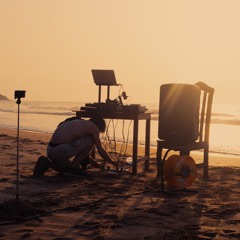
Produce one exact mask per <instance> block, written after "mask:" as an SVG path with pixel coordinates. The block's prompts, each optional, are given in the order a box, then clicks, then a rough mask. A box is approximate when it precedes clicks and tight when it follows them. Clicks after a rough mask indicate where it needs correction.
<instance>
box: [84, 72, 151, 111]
mask: <svg viewBox="0 0 240 240" xmlns="http://www.w3.org/2000/svg"><path fill="white" fill-rule="evenodd" d="M91 71H92V76H93V80H94V83H95V84H96V85H98V87H99V91H98V102H94V103H86V104H85V107H81V109H80V110H83V111H88V112H96V111H102V112H125V113H143V112H145V111H146V110H147V108H146V107H145V106H141V105H140V104H130V105H124V104H123V99H124V100H126V99H127V98H128V96H127V94H126V92H125V91H123V92H122V94H121V95H119V96H118V97H117V98H115V99H113V100H111V99H110V86H119V85H121V84H117V81H116V77H115V73H114V71H113V70H103V69H92V70H91ZM102 86H107V99H106V101H105V102H102V101H101V87H102Z"/></svg>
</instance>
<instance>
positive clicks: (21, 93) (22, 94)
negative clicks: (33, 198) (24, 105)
mask: <svg viewBox="0 0 240 240" xmlns="http://www.w3.org/2000/svg"><path fill="white" fill-rule="evenodd" d="M25 93H26V91H19V90H16V91H15V99H16V98H17V101H16V103H17V105H18V119H17V170H16V177H17V178H16V200H18V199H19V193H18V185H19V122H20V119H19V117H20V104H21V98H24V97H25Z"/></svg>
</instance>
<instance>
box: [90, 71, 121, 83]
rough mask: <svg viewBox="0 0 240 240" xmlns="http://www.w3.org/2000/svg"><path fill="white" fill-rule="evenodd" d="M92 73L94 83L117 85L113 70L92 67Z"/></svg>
mask: <svg viewBox="0 0 240 240" xmlns="http://www.w3.org/2000/svg"><path fill="white" fill-rule="evenodd" d="M92 75H93V80H94V82H95V84H96V85H107V86H109V85H118V84H117V82H116V78H115V74H114V71H113V70H102V69H92Z"/></svg>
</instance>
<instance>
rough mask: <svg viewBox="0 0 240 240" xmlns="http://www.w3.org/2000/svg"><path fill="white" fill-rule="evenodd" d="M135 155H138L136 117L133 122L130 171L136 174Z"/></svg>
mask: <svg viewBox="0 0 240 240" xmlns="http://www.w3.org/2000/svg"><path fill="white" fill-rule="evenodd" d="M137 155H138V119H135V120H134V123H133V165H132V173H133V174H137Z"/></svg>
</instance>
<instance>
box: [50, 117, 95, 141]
mask: <svg viewBox="0 0 240 240" xmlns="http://www.w3.org/2000/svg"><path fill="white" fill-rule="evenodd" d="M93 135H98V136H99V130H98V128H97V126H96V125H95V124H94V123H93V122H91V121H86V120H81V119H79V120H73V121H67V122H63V123H61V124H60V125H59V126H58V127H57V129H56V130H55V132H54V133H53V135H52V138H51V142H53V143H55V144H60V143H73V142H74V141H75V140H77V139H79V138H83V137H88V136H90V137H93V139H94V136H93Z"/></svg>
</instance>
